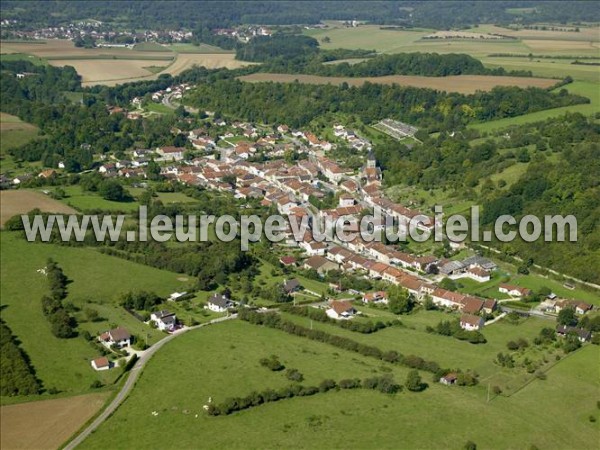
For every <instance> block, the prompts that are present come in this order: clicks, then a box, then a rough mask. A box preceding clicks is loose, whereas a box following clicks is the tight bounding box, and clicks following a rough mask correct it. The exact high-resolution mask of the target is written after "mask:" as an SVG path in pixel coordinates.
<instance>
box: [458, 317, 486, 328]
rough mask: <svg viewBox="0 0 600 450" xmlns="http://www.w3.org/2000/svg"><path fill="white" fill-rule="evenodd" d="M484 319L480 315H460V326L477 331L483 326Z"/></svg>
mask: <svg viewBox="0 0 600 450" xmlns="http://www.w3.org/2000/svg"><path fill="white" fill-rule="evenodd" d="M483 324H484V321H483V319H482V318H481V317H479V316H474V315H472V314H463V315H462V316H461V317H460V327H461V328H462V329H463V330H467V331H477V330H479V329H481V327H483Z"/></svg>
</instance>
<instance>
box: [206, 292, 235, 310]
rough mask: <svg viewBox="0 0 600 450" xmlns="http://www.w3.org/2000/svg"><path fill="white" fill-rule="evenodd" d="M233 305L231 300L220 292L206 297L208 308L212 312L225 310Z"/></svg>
mask: <svg viewBox="0 0 600 450" xmlns="http://www.w3.org/2000/svg"><path fill="white" fill-rule="evenodd" d="M232 306H233V301H231V300H230V299H228V298H227V297H225V296H224V295H221V294H217V293H215V294H213V295H212V296H211V297H210V298H209V299H208V309H210V310H211V311H214V312H225V311H227V309H228V308H231V307H232Z"/></svg>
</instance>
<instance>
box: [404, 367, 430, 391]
mask: <svg viewBox="0 0 600 450" xmlns="http://www.w3.org/2000/svg"><path fill="white" fill-rule="evenodd" d="M404 385H405V386H406V389H408V390H409V391H412V392H420V391H422V390H423V389H425V385H424V383H423V382H422V380H421V375H419V371H418V370H416V369H415V370H411V371H410V372H408V375H407V376H406V383H404Z"/></svg>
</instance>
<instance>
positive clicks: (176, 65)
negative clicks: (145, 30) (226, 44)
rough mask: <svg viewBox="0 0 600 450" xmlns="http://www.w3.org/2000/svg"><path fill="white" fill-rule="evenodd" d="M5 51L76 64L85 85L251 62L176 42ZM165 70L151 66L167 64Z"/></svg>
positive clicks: (55, 44) (46, 45)
mask: <svg viewBox="0 0 600 450" xmlns="http://www.w3.org/2000/svg"><path fill="white" fill-rule="evenodd" d="M0 52H1V53H2V54H3V57H4V54H28V55H34V56H35V57H38V58H43V59H45V60H48V62H49V63H50V64H52V65H55V66H66V65H68V66H73V67H75V69H76V70H77V72H78V73H79V74H80V75H82V77H83V85H84V86H91V85H95V84H104V85H107V86H114V85H116V84H119V83H124V82H131V81H140V80H150V79H154V78H157V77H158V76H159V75H161V74H165V73H168V74H171V75H177V74H179V73H181V72H183V71H184V70H187V69H190V68H191V67H193V66H194V65H198V66H205V67H207V68H209V69H215V68H220V67H226V68H229V69H235V68H238V67H243V66H245V65H248V64H250V63H244V62H242V61H237V60H235V59H234V58H235V54H233V53H231V52H226V51H224V50H222V49H220V48H218V47H213V46H210V45H202V46H193V45H190V44H173V45H170V46H162V45H159V44H153V43H143V44H139V45H136V47H135V48H133V49H127V48H93V49H85V48H77V47H75V46H73V43H72V42H71V41H67V40H58V39H57V40H52V41H40V42H0ZM164 66H166V68H164V69H162V70H153V69H150V70H149V69H148V67H164Z"/></svg>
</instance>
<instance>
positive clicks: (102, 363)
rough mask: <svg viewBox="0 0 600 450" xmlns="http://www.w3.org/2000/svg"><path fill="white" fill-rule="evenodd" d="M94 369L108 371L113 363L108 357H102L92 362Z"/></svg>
mask: <svg viewBox="0 0 600 450" xmlns="http://www.w3.org/2000/svg"><path fill="white" fill-rule="evenodd" d="M92 367H93V368H94V370H108V369H110V367H111V363H110V361H109V360H108V358H107V357H106V356H102V357H100V358H96V359H94V360H92Z"/></svg>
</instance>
